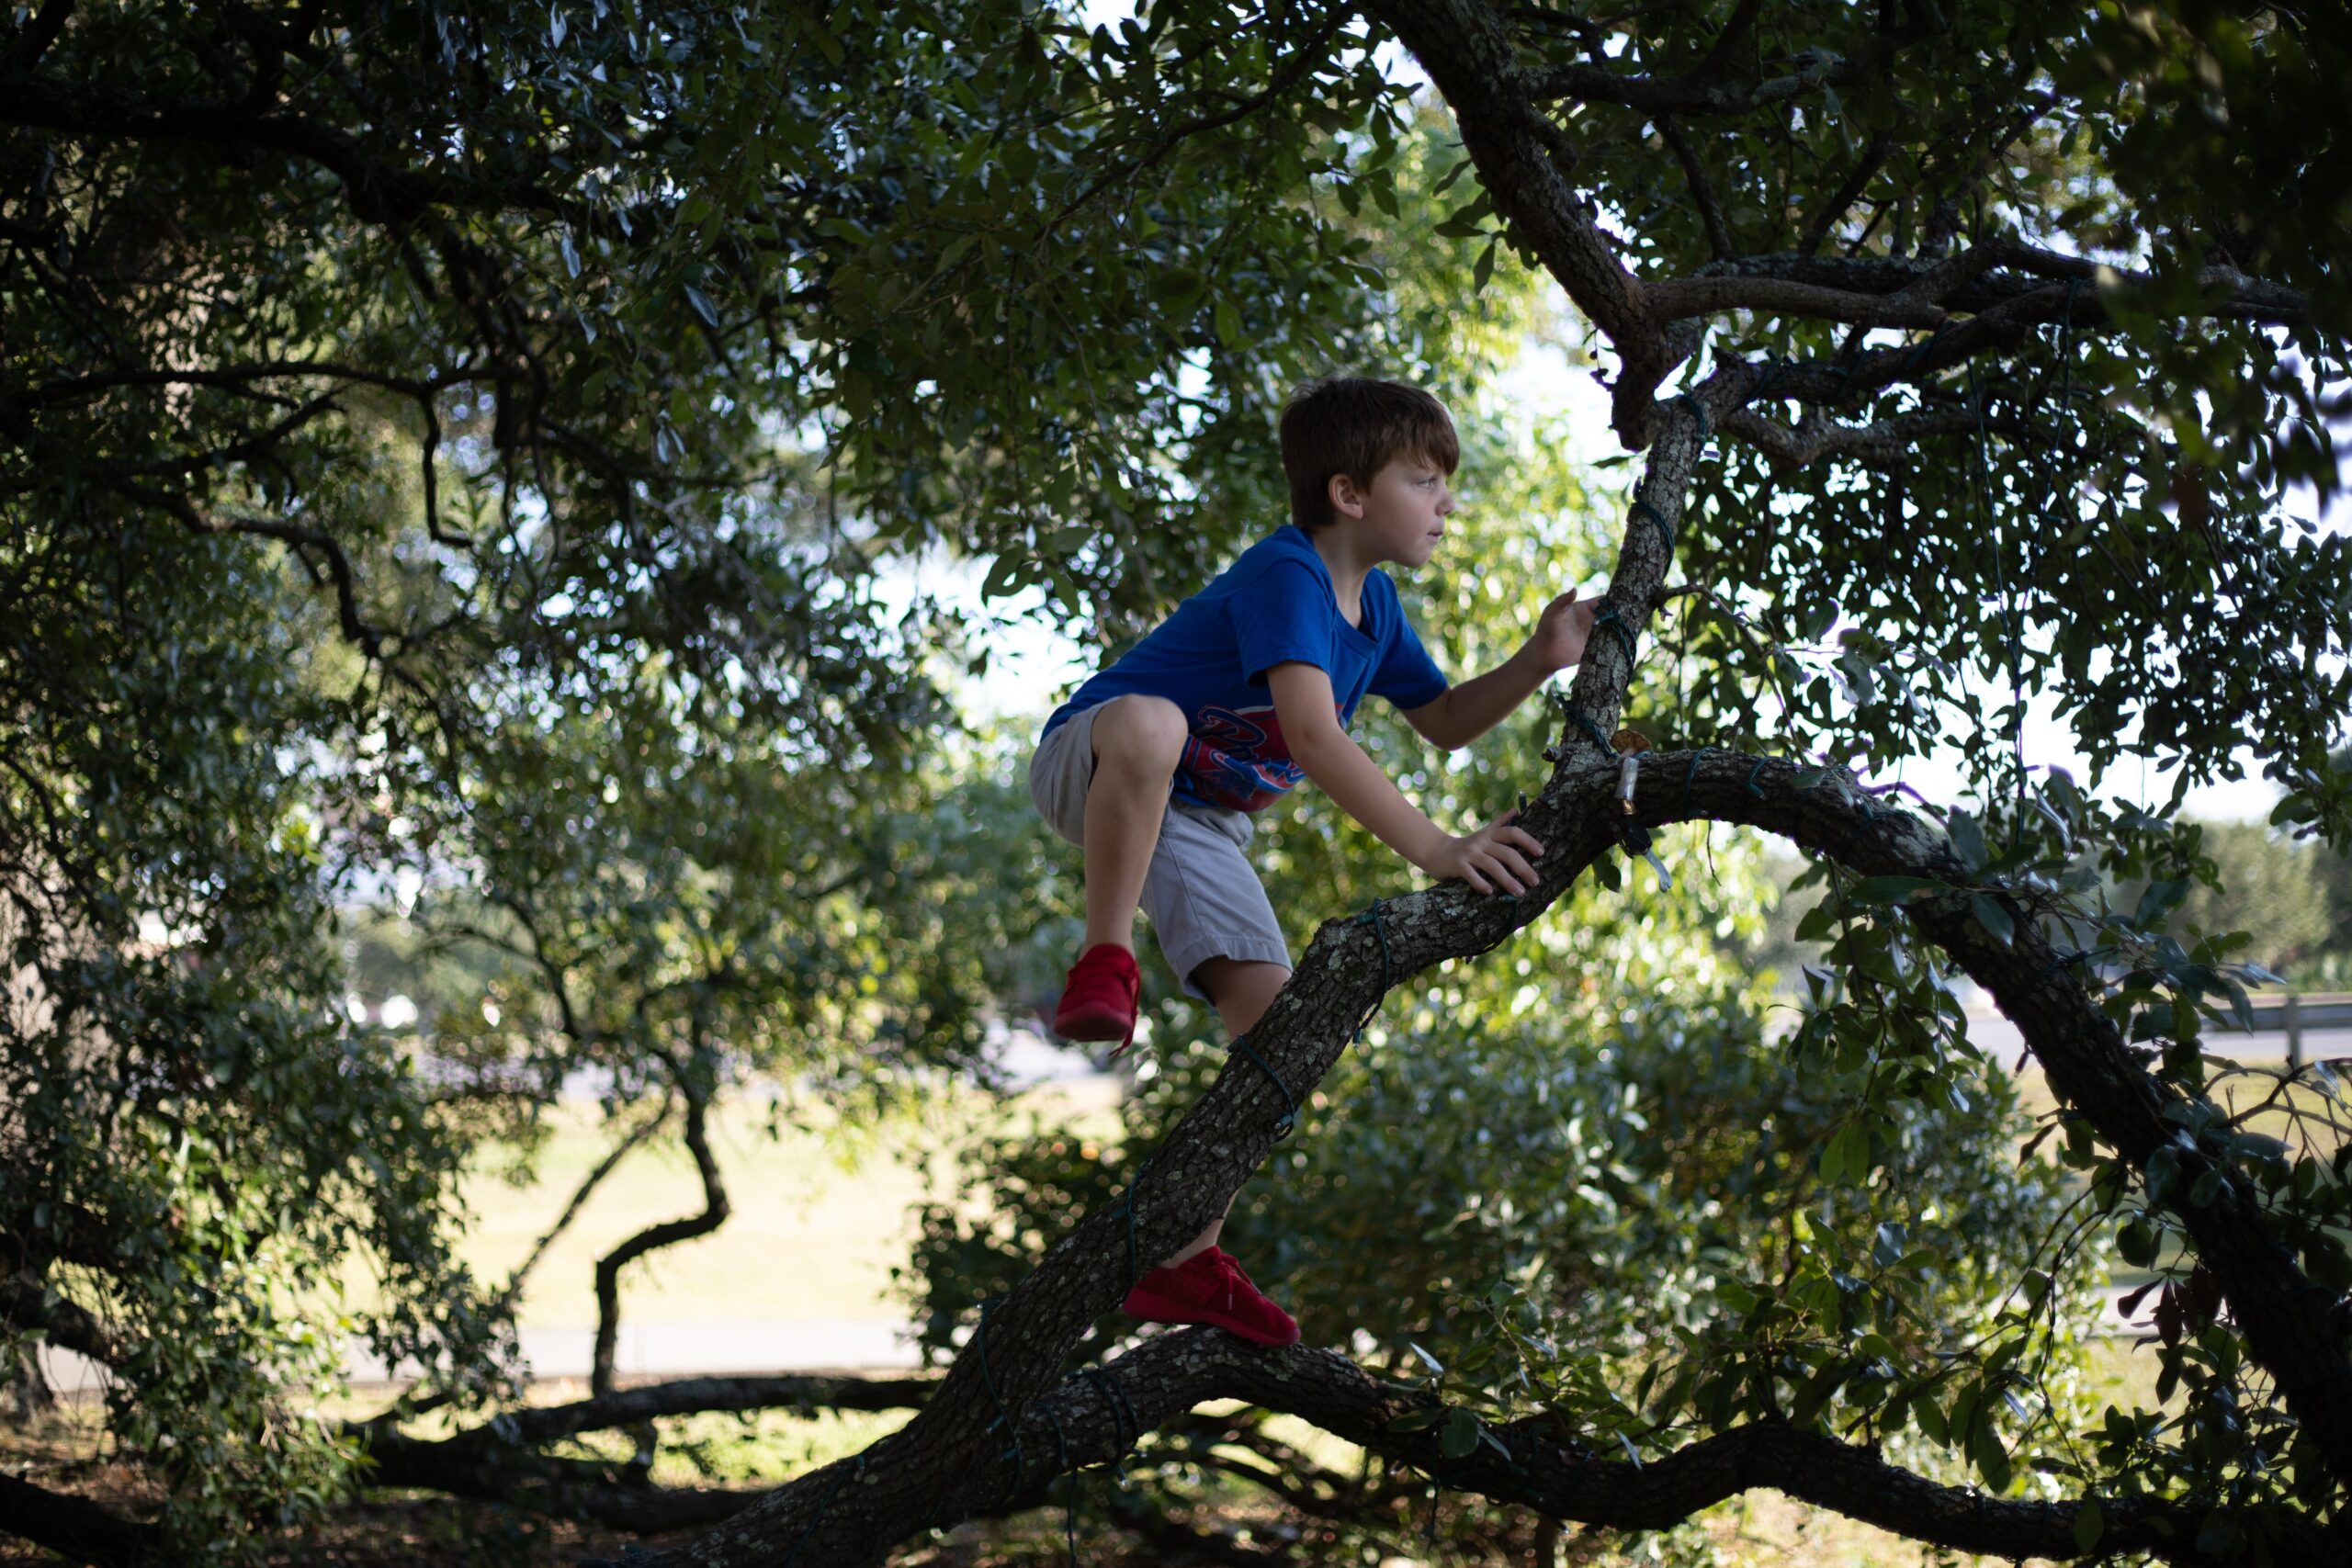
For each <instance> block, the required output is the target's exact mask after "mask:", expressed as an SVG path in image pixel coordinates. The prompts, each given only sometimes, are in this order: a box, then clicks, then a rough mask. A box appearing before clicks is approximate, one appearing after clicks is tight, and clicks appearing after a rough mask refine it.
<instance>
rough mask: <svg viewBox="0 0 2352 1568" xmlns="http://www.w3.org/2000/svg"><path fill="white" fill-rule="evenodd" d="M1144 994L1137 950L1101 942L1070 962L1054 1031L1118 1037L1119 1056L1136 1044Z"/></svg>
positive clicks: (1087, 1037) (1067, 1035)
mask: <svg viewBox="0 0 2352 1568" xmlns="http://www.w3.org/2000/svg"><path fill="white" fill-rule="evenodd" d="M1142 995H1143V975H1142V973H1141V972H1140V971H1138V970H1137V969H1136V955H1135V954H1134V953H1129V952H1128V951H1127V950H1126V949H1125V948H1124V947H1120V946H1118V945H1116V944H1114V943H1112V942H1096V943H1095V944H1094V945H1093V946H1092V947H1090V948H1088V949H1087V950H1086V951H1085V952H1084V953H1081V954H1080V955H1079V960H1078V962H1077V963H1076V964H1072V965H1070V971H1069V979H1067V980H1065V981H1063V982H1062V999H1061V1003H1060V1005H1059V1006H1057V1007H1056V1008H1055V1009H1054V1032H1055V1033H1057V1034H1058V1035H1060V1036H1061V1037H1062V1038H1063V1039H1065V1040H1115V1041H1117V1042H1118V1043H1119V1050H1118V1051H1114V1052H1112V1053H1111V1054H1112V1055H1114V1056H1115V1055H1118V1054H1119V1052H1120V1051H1125V1049H1126V1048H1127V1047H1128V1046H1130V1045H1132V1044H1134V1043H1136V1006H1137V1004H1138V1002H1139V1001H1140V998H1142Z"/></svg>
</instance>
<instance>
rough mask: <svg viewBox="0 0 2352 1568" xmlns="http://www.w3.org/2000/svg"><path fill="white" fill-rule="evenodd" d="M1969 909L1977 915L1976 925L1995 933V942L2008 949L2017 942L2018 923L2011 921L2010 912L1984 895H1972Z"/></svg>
mask: <svg viewBox="0 0 2352 1568" xmlns="http://www.w3.org/2000/svg"><path fill="white" fill-rule="evenodd" d="M1968 907H1969V908H1970V909H1971V910H1973V912H1974V913H1975V916H1976V923H1977V924H1978V925H1980V926H1983V927H1984V928H1985V930H1986V931H1990V932H1992V933H1993V940H1994V941H1995V942H1999V943H2000V944H2001V945H2002V946H2003V947H2007V946H2010V945H2011V944H2013V943H2014V942H2016V941H2017V937H2018V923H2017V921H2016V920H2014V919H2010V918H2009V912H2008V911H2007V909H2004V908H2001V906H2000V905H1999V904H1997V903H1996V902H1994V900H1993V899H1992V898H1991V897H1989V896H1987V895H1985V894H1983V893H1977V894H1972V895H1971V896H1970V897H1969V900H1968Z"/></svg>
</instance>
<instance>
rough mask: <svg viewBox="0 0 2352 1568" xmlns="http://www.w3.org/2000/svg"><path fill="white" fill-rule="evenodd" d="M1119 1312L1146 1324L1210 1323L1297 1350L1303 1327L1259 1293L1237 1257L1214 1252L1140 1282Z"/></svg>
mask: <svg viewBox="0 0 2352 1568" xmlns="http://www.w3.org/2000/svg"><path fill="white" fill-rule="evenodd" d="M1120 1310H1121V1311H1123V1312H1125V1314H1127V1315H1128V1316H1129V1317H1139V1318H1141V1319H1143V1320H1144V1321H1145V1322H1146V1323H1205V1324H1207V1325H1210V1326H1211V1327H1213V1328H1222V1329H1224V1330H1226V1331H1227V1333H1230V1334H1238V1335H1239V1336H1241V1337H1242V1338H1244V1339H1248V1340H1250V1341H1252V1342H1254V1343H1256V1344H1260V1345H1295V1344H1297V1343H1298V1324H1297V1322H1296V1321H1295V1319H1294V1318H1292V1316H1291V1315H1290V1314H1288V1313H1286V1312H1284V1311H1283V1309H1282V1308H1280V1307H1278V1306H1276V1305H1275V1304H1274V1303H1272V1302H1270V1301H1268V1300H1267V1299H1266V1298H1265V1297H1264V1295H1262V1294H1261V1293H1260V1292H1259V1290H1258V1287H1257V1284H1256V1283H1255V1282H1254V1281H1253V1280H1251V1279H1250V1276H1249V1275H1248V1274H1245V1273H1243V1272H1242V1269H1241V1265H1240V1264H1239V1263H1238V1262H1236V1261H1235V1260H1234V1257H1233V1254H1231V1253H1229V1252H1227V1251H1226V1250H1225V1249H1224V1248H1223V1247H1210V1248H1209V1249H1208V1250H1207V1251H1206V1252H1196V1253H1194V1254H1193V1256H1192V1257H1190V1258H1186V1259H1185V1260H1184V1261H1183V1262H1182V1263H1180V1264H1178V1265H1177V1266H1176V1267H1175V1268H1173V1269H1153V1270H1152V1271H1151V1272H1150V1273H1148V1274H1146V1275H1145V1276H1144V1277H1143V1278H1142V1279H1140V1280H1136V1288H1135V1289H1134V1290H1132V1291H1129V1292H1127V1299H1126V1300H1125V1302H1123V1303H1120Z"/></svg>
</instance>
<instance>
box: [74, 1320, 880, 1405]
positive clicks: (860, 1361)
mask: <svg viewBox="0 0 2352 1568" xmlns="http://www.w3.org/2000/svg"><path fill="white" fill-rule="evenodd" d="M594 1340H595V1335H594V1331H593V1330H591V1329H586V1328H526V1329H524V1330H523V1334H522V1342H523V1357H524V1359H525V1360H526V1361H527V1362H528V1363H529V1364H530V1368H531V1373H532V1375H533V1376H534V1377H537V1378H540V1379H551V1378H585V1377H586V1376H587V1375H588V1362H589V1359H590V1352H591V1351H592V1350H593V1348H594ZM911 1341H912V1328H911V1325H909V1324H907V1323H905V1322H902V1321H900V1320H898V1319H895V1318H830V1319H806V1318H797V1319H790V1320H781V1319H780V1320H777V1321H775V1322H769V1323H758V1322H748V1323H628V1322H624V1323H623V1324H622V1325H621V1337H620V1343H619V1344H618V1345H617V1346H616V1347H615V1354H614V1368H615V1370H616V1371H618V1372H619V1373H620V1374H621V1375H622V1376H624V1377H688V1376H700V1375H712V1376H718V1375H725V1374H729V1373H752V1372H900V1371H907V1370H909V1369H910V1368H912V1367H915V1366H918V1365H920V1364H921V1361H920V1359H919V1358H918V1357H917V1356H916V1354H915V1350H914V1346H913V1344H912V1342H911ZM41 1370H42V1371H44V1372H46V1373H47V1374H48V1376H49V1382H50V1386H51V1387H52V1388H54V1389H56V1390H57V1391H58V1392H59V1393H64V1394H76V1393H83V1394H96V1393H99V1392H100V1391H101V1390H102V1388H103V1387H104V1383H103V1381H102V1379H101V1376H100V1374H99V1371H98V1369H97V1368H96V1366H95V1365H94V1364H92V1363H91V1362H89V1361H85V1360H84V1359H82V1358H81V1357H79V1356H76V1355H74V1354H73V1353H72V1352H70V1351H65V1350H58V1349H54V1348H45V1349H43V1350H42V1352H41ZM349 1370H350V1372H351V1380H352V1382H356V1383H360V1384H368V1383H381V1382H387V1381H390V1380H389V1379H388V1378H387V1375H386V1370H385V1367H384V1363H383V1362H382V1361H380V1360H378V1359H376V1358H375V1357H373V1356H368V1355H365V1354H355V1355H354V1356H353V1357H352V1359H351V1362H350V1369H349Z"/></svg>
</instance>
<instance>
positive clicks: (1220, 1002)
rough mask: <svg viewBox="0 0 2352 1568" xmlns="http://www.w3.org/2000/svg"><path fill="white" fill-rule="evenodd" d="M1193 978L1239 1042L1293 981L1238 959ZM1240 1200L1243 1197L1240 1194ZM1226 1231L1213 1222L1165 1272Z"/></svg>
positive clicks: (1282, 969) (1211, 965)
mask: <svg viewBox="0 0 2352 1568" xmlns="http://www.w3.org/2000/svg"><path fill="white" fill-rule="evenodd" d="M1193 978H1194V979H1195V980H1198V981H1199V982H1200V983H1201V989H1203V990H1204V991H1206V992H1207V993H1208V994H1209V999H1210V1000H1211V1001H1214V1002H1215V1003H1216V1011H1217V1017H1219V1018H1220V1019H1223V1020H1224V1021H1225V1032H1226V1034H1227V1036H1228V1037H1230V1038H1235V1039H1238V1038H1239V1037H1240V1036H1242V1035H1244V1034H1247V1033H1249V1032H1250V1031H1251V1030H1252V1029H1255V1028H1256V1027H1257V1026H1258V1021H1259V1020H1260V1019H1261V1018H1263V1017H1265V1016H1266V1009H1267V1007H1268V1006H1269V1005H1270V1004H1271V1003H1272V1001H1273V999H1274V995H1275V993H1276V992H1278V991H1280V990H1281V989H1282V988H1283V981H1285V980H1287V979H1289V978H1290V966H1289V965H1288V964H1257V963H1250V962H1246V961H1244V960H1242V959H1238V958H1212V959H1208V960H1206V961H1205V962H1204V963H1203V964H1201V966H1200V967H1199V968H1198V969H1195V970H1193ZM1236 1196H1237V1197H1238V1196H1239V1194H1238V1193H1237V1194H1236ZM1225 1207H1226V1211H1227V1213H1231V1212H1232V1209H1233V1201H1232V1200H1231V1199H1227V1201H1226V1204H1225ZM1224 1231H1225V1215H1224V1214H1219V1215H1218V1216H1217V1217H1216V1219H1213V1220H1211V1221H1210V1222H1209V1228H1208V1229H1206V1230H1204V1231H1203V1232H1202V1233H1201V1234H1200V1235H1196V1236H1194V1237H1193V1239H1192V1240H1191V1241H1188V1242H1186V1243H1185V1244H1184V1245H1183V1246H1182V1247H1179V1248H1178V1249H1177V1250H1176V1251H1174V1252H1172V1253H1170V1255H1169V1256H1168V1257H1166V1258H1162V1259H1161V1260H1160V1264H1159V1266H1160V1267H1161V1268H1162V1269H1173V1268H1175V1267H1176V1265H1178V1264H1179V1263H1182V1262H1183V1261H1185V1260H1186V1259H1187V1258H1194V1257H1197V1256H1198V1255H1199V1254H1201V1253H1204V1252H1206V1251H1207V1250H1208V1249H1209V1248H1210V1247H1215V1246H1216V1238H1217V1237H1218V1236H1219V1235H1222V1234H1223V1233H1224Z"/></svg>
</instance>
